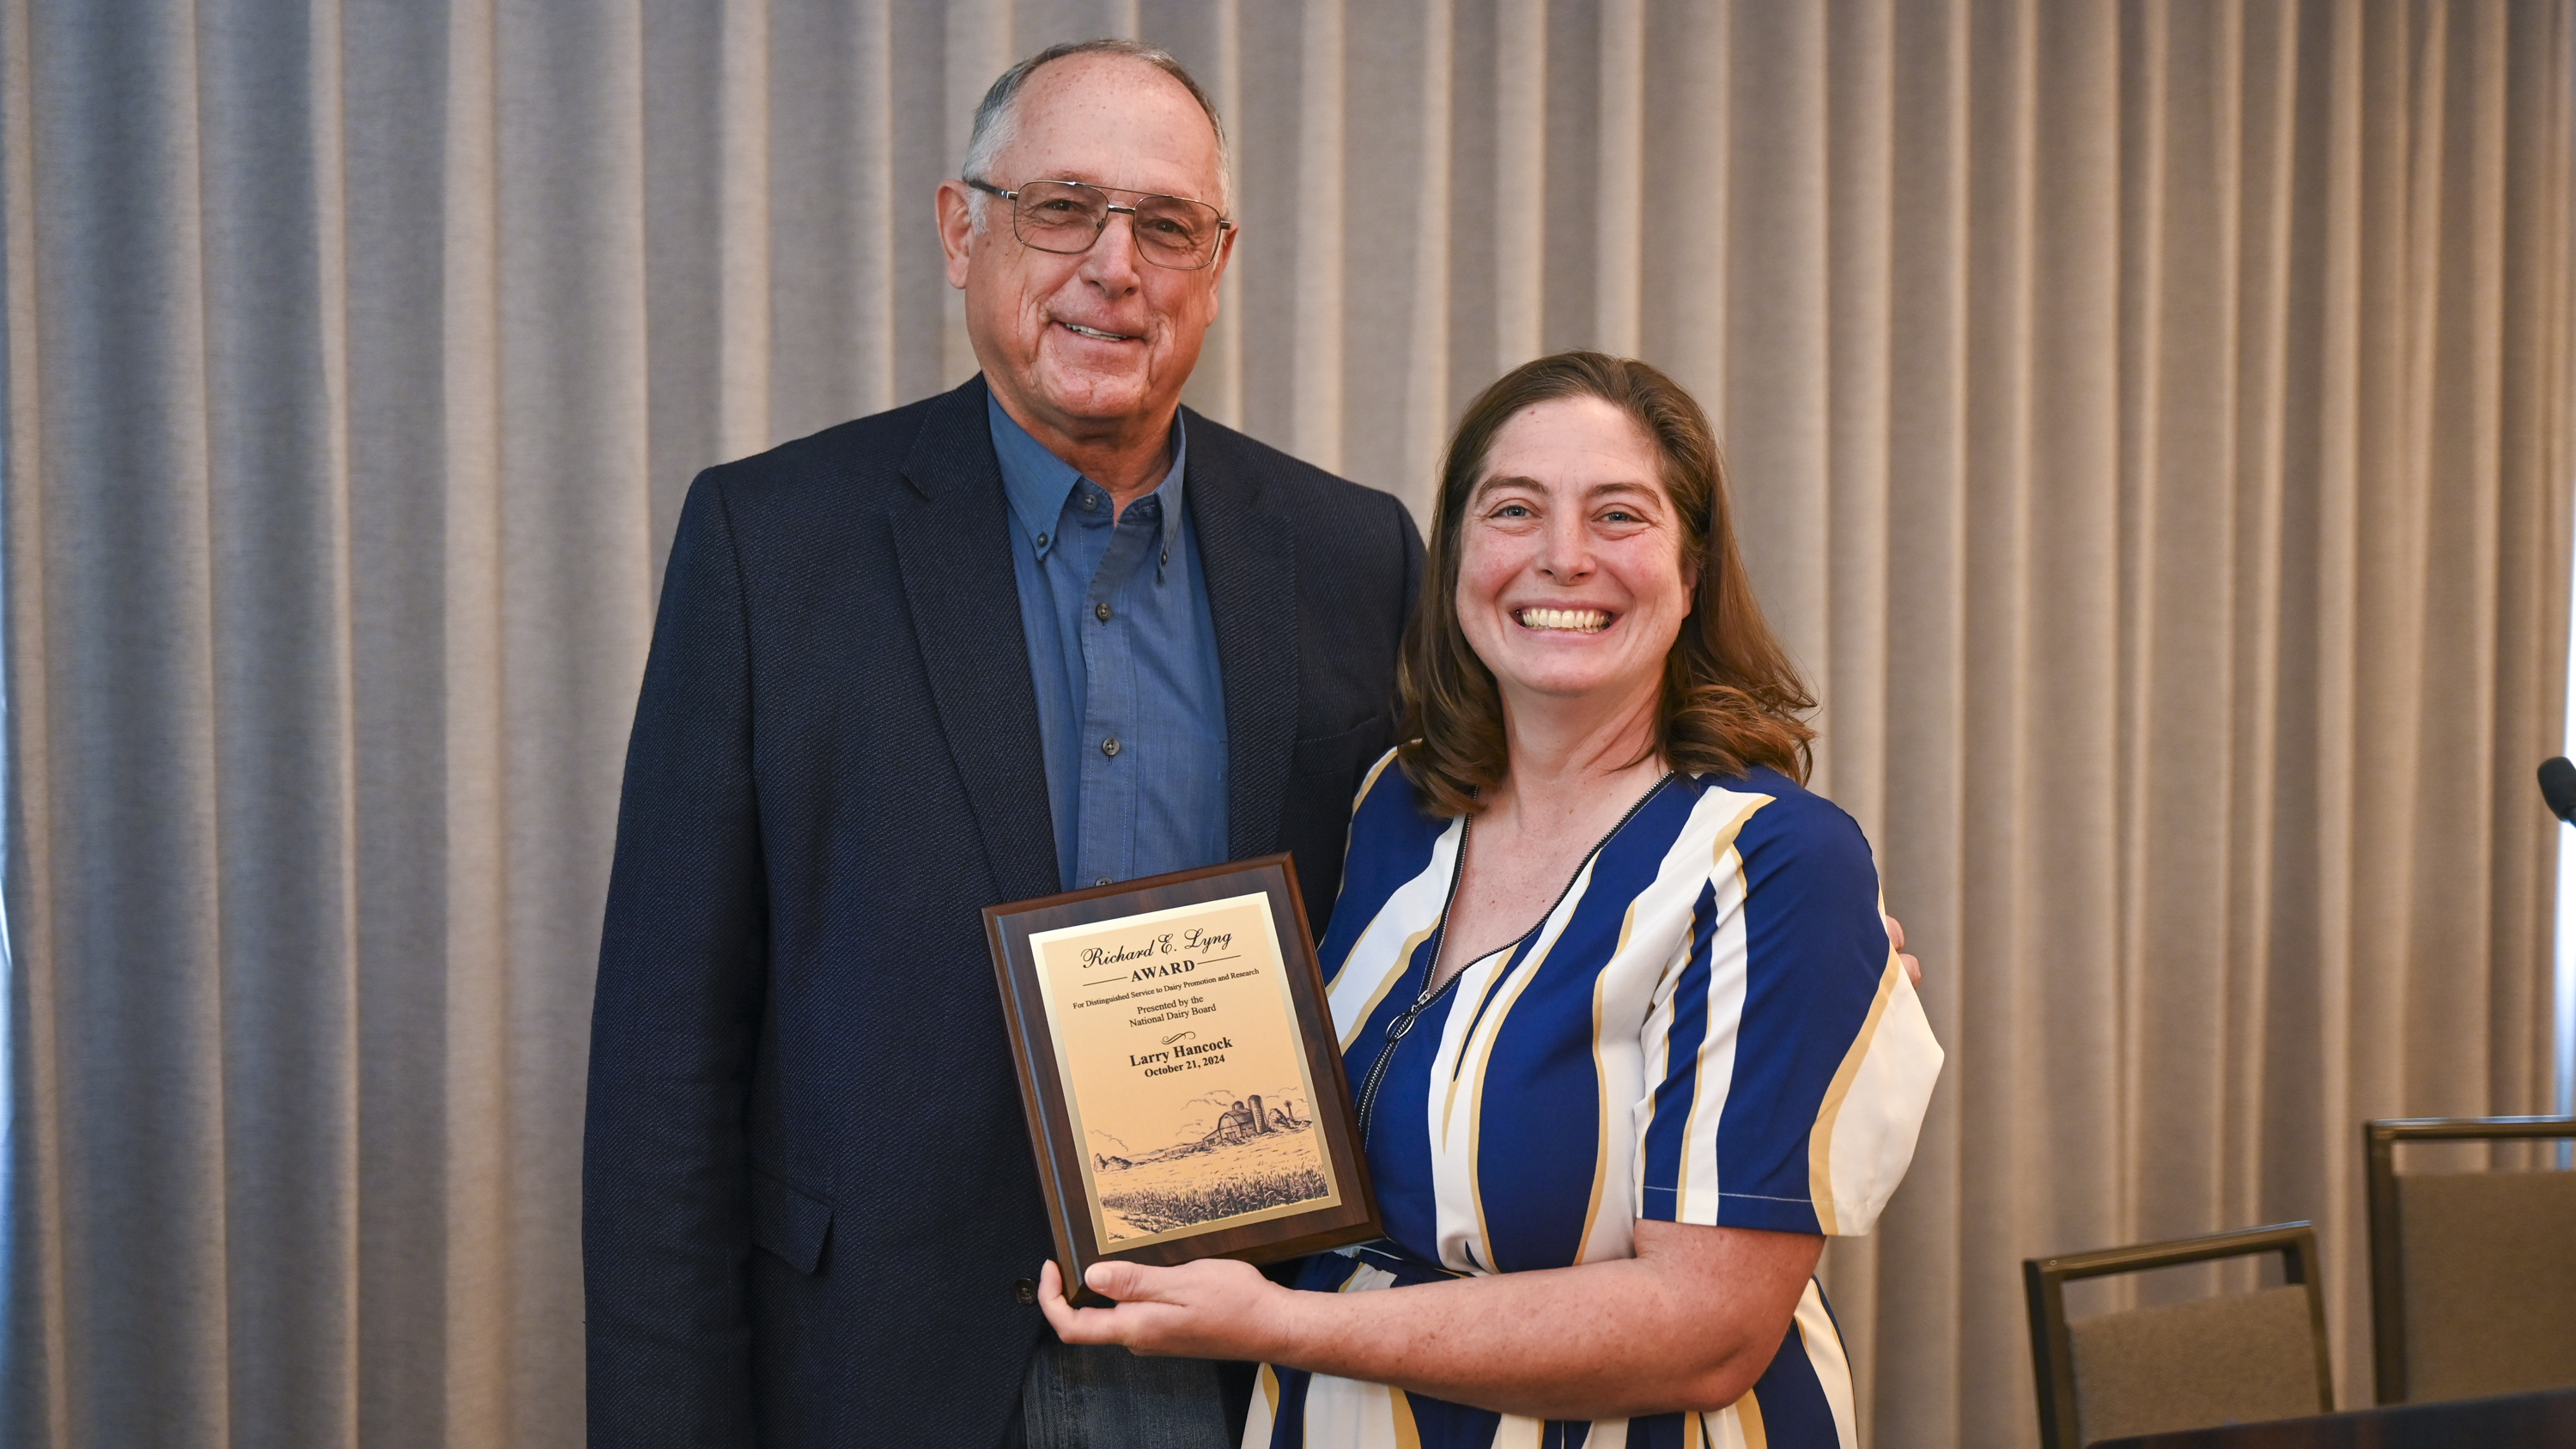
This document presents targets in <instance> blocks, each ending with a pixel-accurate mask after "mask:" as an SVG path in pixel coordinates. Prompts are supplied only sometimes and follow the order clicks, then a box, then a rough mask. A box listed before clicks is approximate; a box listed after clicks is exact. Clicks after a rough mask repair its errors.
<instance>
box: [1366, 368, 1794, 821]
mask: <svg viewBox="0 0 2576 1449" xmlns="http://www.w3.org/2000/svg"><path fill="white" fill-rule="evenodd" d="M1542 410H1545V412H1546V413H1547V414H1549V415H1552V416H1554V417H1556V418H1558V419H1561V420H1562V422H1563V423H1564V424H1565V426H1542V425H1541V424H1542V423H1543V422H1544V421H1545V419H1544V418H1542V416H1541V413H1542ZM1489 465H1490V466H1489ZM1541 465H1545V466H1551V467H1565V468H1571V469H1574V470H1577V471H1578V472H1579V473H1580V474H1581V476H1582V477H1584V478H1585V479H1586V480H1587V486H1588V487H1589V488H1591V489H1593V490H1595V494H1594V495H1587V496H1585V497H1582V498H1575V497H1570V496H1569V497H1567V498H1564V499H1563V500H1562V506H1563V508H1565V509H1566V510H1569V513H1568V516H1569V517H1571V516H1574V514H1573V513H1572V512H1571V510H1587V511H1584V512H1582V514H1581V516H1582V517H1583V518H1584V519H1585V520H1586V522H1585V531H1586V532H1588V533H1589V534H1590V535H1591V536H1592V537H1593V538H1594V539H1595V540H1596V546H1597V547H1598V548H1599V549H1600V550H1601V551H1602V556H1603V557H1607V558H1612V559H1625V558H1628V557H1630V556H1631V555H1634V554H1636V553H1638V552H1639V551H1640V550H1641V549H1642V550H1644V551H1646V552H1649V553H1652V554H1654V555H1656V556H1657V557H1659V558H1663V559H1667V560H1669V562H1668V564H1666V565H1665V567H1666V568H1667V570H1668V571H1673V572H1676V574H1677V577H1679V578H1681V579H1683V580H1685V582H1684V583H1683V585H1682V594H1681V608H1680V613H1679V615H1678V616H1677V617H1675V618H1673V619H1672V620H1670V621H1663V620H1660V619H1659V620H1658V623H1657V627H1656V628H1655V629H1654V630H1651V631H1649V630H1644V629H1636V630H1632V633H1634V634H1637V635H1644V634H1648V633H1653V634H1656V635H1662V636H1663V637H1665V638H1666V641H1667V642H1669V643H1672V644H1673V647H1672V648H1671V649H1670V650H1669V651H1668V652H1665V653H1664V656H1663V663H1662V671H1661V674H1662V696H1661V703H1662V704H1663V706H1664V707H1663V708H1662V710H1661V711H1660V712H1659V714H1658V716H1657V720H1656V739H1655V747H1656V749H1657V750H1658V751H1659V752H1661V753H1662V754H1663V755H1664V756H1666V757H1667V758H1668V759H1669V760H1670V761H1671V762H1672V763H1673V766H1674V768H1676V769H1678V770H1681V771H1683V772H1684V773H1704V772H1715V773H1718V774H1734V773H1736V772H1738V771H1740V770H1742V769H1743V768H1744V767H1745V766H1746V765H1749V764H1766V765H1770V766H1772V767H1774V768H1776V769H1778V770H1780V771H1782V772H1783V773H1785V774H1788V775H1791V776H1793V777H1795V778H1797V779H1801V780H1803V779H1805V778H1806V774H1807V744H1808V741H1809V740H1811V739H1813V738H1814V737H1815V731H1814V730H1812V729H1810V728H1809V727H1808V726H1807V725H1806V724H1805V722H1804V721H1803V719H1802V718H1801V716H1802V715H1804V714H1805V712H1807V711H1809V710H1812V709H1814V708H1815V699H1814V697H1813V696H1812V695H1810V694H1809V693H1808V690H1807V686H1806V683H1805V681H1803V680H1801V679H1800V678H1799V677H1798V671H1797V668H1796V666H1794V665H1792V664H1791V663H1790V662H1789V656H1788V655H1787V653H1786V652H1785V651H1783V650H1782V649H1781V647H1780V645H1779V642H1778V641H1777V640H1776V639H1774V638H1773V637H1772V634H1771V630H1770V626H1769V625H1768V624H1767V623H1766V622H1765V621H1764V619H1763V617H1762V605H1761V603H1760V601H1759V600H1757V599H1756V598H1755V597H1754V593H1753V585H1752V582H1751V579H1750V577H1749V576H1748V575H1747V574H1746V572H1745V568H1744V560H1743V556H1742V554H1741V553H1740V551H1739V550H1738V549H1737V546H1736V540H1735V521H1734V510H1733V507H1732V504H1731V501H1730V500H1729V498H1728V496H1727V489H1726V467H1725V461H1724V459H1723V457H1722V456H1721V455H1720V453H1719V450H1718V445H1717V436H1716V433H1715V432H1714V430H1712V429H1711V428H1710V427H1709V423H1708V415H1707V414H1706V413H1705V412H1703V411H1702V410H1701V409H1700V406H1699V404H1698V403H1697V402H1696V401H1694V400H1693V399H1692V398H1691V396H1690V394H1689V393H1687V392H1685V391H1683V390H1682V388H1681V386H1680V385H1679V384H1677V383H1675V382H1674V381H1673V380H1672V379H1671V378H1669V377H1666V376H1665V375H1664V374H1663V373H1661V372H1659V371H1657V370H1656V369H1654V368H1653V367H1650V366H1648V365H1647V364H1645V363H1642V362H1637V361H1633V360H1630V359H1625V358H1615V357H1608V356H1605V355H1603V354H1601V353H1597V352H1568V353H1563V354H1560V355H1558V356H1555V357H1543V358H1540V359H1539V360H1538V361H1536V362H1532V363H1529V364H1527V365H1526V366H1523V367H1521V368H1519V369H1517V370H1515V371H1513V372H1512V373H1510V374H1509V375H1507V376H1505V377H1504V378H1502V379H1501V380H1500V381H1498V382H1496V383H1495V384H1494V385H1493V386H1492V387H1490V388H1487V389H1486V390H1485V392H1484V394H1483V395H1482V396H1480V397H1479V398H1477V399H1476V401H1475V402H1474V403H1473V404H1471V405H1470V406H1469V407H1468V409H1467V413H1466V416H1465V417H1464V418H1462V419H1461V420H1460V421H1459V424H1458V432H1457V435H1456V437H1455V438H1454V439H1452V441H1451V443H1450V445H1449V452H1448V456H1447V458H1446V460H1445V462H1444V463H1443V465H1442V468H1441V482H1440V496H1439V499H1438V502H1437V505H1436V506H1437V510H1438V512H1437V516H1436V517H1435V518H1434V519H1433V522H1432V565H1431V566H1432V568H1433V569H1434V571H1435V576H1434V577H1433V578H1432V579H1431V580H1430V581H1429V582H1428V583H1427V584H1426V585H1425V587H1424V589H1423V591H1422V605H1421V609H1422V614H1421V622H1420V624H1419V626H1418V627H1417V628H1416V629H1415V630H1414V631H1413V633H1412V634H1410V635H1409V636H1407V638H1406V641H1405V651H1404V659H1403V664H1402V670H1403V673H1402V677H1403V679H1404V681H1405V691H1406V694H1405V697H1406V699H1407V701H1408V702H1409V711H1410V712H1409V714H1408V716H1407V719H1406V724H1405V734H1406V736H1407V737H1408V738H1411V739H1416V740H1419V741H1420V743H1419V744H1418V745H1414V746H1411V747H1409V748H1408V752H1407V754H1406V756H1405V771H1406V773H1407V774H1408V775H1410V776H1411V777H1412V778H1413V780H1414V783H1415V785H1416V786H1417V787H1418V788H1420V789H1421V790H1422V792H1423V793H1424V795H1425V796H1427V797H1428V798H1429V800H1430V801H1431V803H1432V805H1433V807H1434V808H1435V809H1436V810H1437V811H1438V812H1439V813H1441V814H1444V815H1463V814H1467V813H1470V812H1472V811H1474V810H1475V809H1476V808H1477V805H1476V803H1475V802H1476V798H1477V795H1478V792H1480V791H1483V790H1487V789H1490V788H1492V787H1493V786H1494V785H1495V784H1497V783H1499V782H1500V781H1501V779H1502V778H1503V774H1504V769H1505V763H1506V755H1507V751H1506V746H1505V741H1504V736H1503V705H1502V693H1501V689H1500V686H1499V685H1498V683H1497V679H1496V672H1495V668H1494V664H1495V660H1496V659H1497V658H1504V657H1511V656H1509V655H1502V654H1487V653H1486V652H1485V651H1486V649H1487V648H1488V647H1494V648H1496V649H1500V648H1501V647H1502V644H1503V636H1502V635H1501V633H1500V632H1499V631H1491V630H1490V625H1489V624H1487V623H1478V624H1471V623H1470V622H1469V620H1470V617H1471V616H1473V615H1476V614H1477V611H1476V610H1474V609H1472V608H1469V607H1467V606H1466V605H1465V604H1464V603H1463V602H1462V601H1463V599H1464V597H1465V595H1464V594H1462V592H1461V588H1462V582H1463V581H1462V579H1461V576H1460V575H1461V570H1462V569H1464V568H1465V567H1466V566H1467V563H1468V561H1469V560H1470V559H1471V558H1472V559H1475V560H1477V561H1478V564H1477V566H1478V567H1494V566H1499V565H1500V564H1501V563H1502V562H1503V556H1502V553H1501V551H1500V549H1499V547H1498V544H1499V540H1498V539H1497V538H1496V536H1497V535H1518V536H1524V537H1531V538H1540V537H1555V536H1556V535H1553V534H1542V533H1541V532H1540V527H1539V525H1540V523H1541V521H1542V518H1541V511H1542V510H1543V509H1544V507H1545V506H1546V504H1547V503H1548V502H1549V501H1550V500H1549V498H1547V497H1546V496H1544V489H1541V488H1538V487H1537V485H1536V484H1535V482H1534V480H1532V479H1531V478H1530V477H1528V476H1527V475H1528V474H1529V473H1530V472H1532V471H1536V470H1537V468H1538V467H1540V466H1541ZM1567 476H1568V477H1572V476H1574V474H1572V473H1569V474H1568V475H1567ZM1470 504H1473V505H1474V509H1473V513H1474V517H1473V518H1472V520H1471V519H1470V517H1469V514H1470V511H1471V510H1470ZM1640 509H1643V510H1645V512H1643V513H1639V512H1637V510H1640ZM1595 515H1599V516H1597V517H1596V516H1595ZM1621 515H1628V516H1626V517H1623V516H1621ZM1524 520H1526V521H1524ZM1561 578H1562V575H1561V574H1556V575H1551V574H1549V573H1548V572H1547V570H1546V569H1545V568H1544V567H1543V566H1536V567H1534V571H1533V573H1532V576H1531V578H1530V580H1529V581H1528V591H1527V592H1524V593H1521V594H1515V595H1513V596H1512V598H1513V600H1514V601H1515V602H1526V603H1527V604H1529V605H1531V606H1535V607H1542V608H1544V607H1550V606H1553V607H1559V608H1562V607H1566V606H1567V603H1568V600H1560V599H1558V598H1556V597H1554V596H1553V593H1552V591H1553V590H1556V589H1559V588H1562V587H1565V586H1564V585H1563V584H1561V583H1559V582H1557V580H1559V579H1561ZM1573 592H1574V591H1573V590H1572V589H1570V588H1569V589H1567V593H1568V597H1569V599H1570V598H1571V596H1572V593H1573ZM1517 622H1518V623H1520V624H1521V625H1523V626H1524V627H1526V626H1528V625H1529V624H1530V623H1532V622H1533V621H1532V620H1531V619H1530V617H1529V616H1528V614H1527V613H1526V612H1524V613H1523V614H1521V615H1520V616H1519V618H1518V620H1517ZM1477 628H1487V629H1488V630H1489V637H1487V638H1483V639H1479V638H1476V637H1475V634H1474V630H1475V629H1477ZM1666 629H1670V630H1673V631H1675V632H1674V633H1673V634H1670V635H1666V634H1665V633H1664V631H1665V630H1666Z"/></svg>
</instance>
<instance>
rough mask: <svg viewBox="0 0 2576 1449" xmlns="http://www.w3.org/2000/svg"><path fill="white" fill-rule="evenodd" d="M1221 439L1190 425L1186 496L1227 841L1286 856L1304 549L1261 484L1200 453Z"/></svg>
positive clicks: (1239, 854)
mask: <svg viewBox="0 0 2576 1449" xmlns="http://www.w3.org/2000/svg"><path fill="white" fill-rule="evenodd" d="M1192 416H1193V418H1194V419H1195V417H1196V415H1195V414H1193V415H1192ZM1222 436H1223V434H1222V433H1220V431H1219V430H1218V429H1216V428H1215V427H1212V426H1208V425H1205V424H1202V423H1199V422H1196V421H1193V422H1192V424H1191V425H1190V463H1189V477H1188V486H1187V492H1188V495H1189V508H1190V520H1191V523H1192V524H1193V526H1194V527H1195V528H1196V529H1197V531H1198V546H1199V567H1200V568H1201V569H1202V570H1203V571H1204V572H1205V573H1206V575H1207V591H1208V612H1209V614H1210V615H1211V616H1212V617H1213V618H1214V620H1215V623H1216V652H1217V665H1218V668H1219V670H1220V671H1221V672H1222V674H1223V675H1224V679H1225V732H1226V772H1227V775H1228V776H1229V778H1230V780H1231V784H1230V786H1229V788H1228V790H1227V800H1226V804H1227V810H1228V814H1229V817H1230V819H1231V822H1232V823H1231V824H1230V825H1229V826H1228V828H1227V835H1228V836H1229V837H1230V840H1229V844H1230V845H1231V847H1232V849H1233V853H1234V856H1235V858H1236V859H1238V860H1240V859H1242V858H1244V857H1246V856H1253V855H1267V854H1269V853H1271V852H1272V851H1275V850H1277V849H1279V848H1280V840H1279V821H1280V816H1281V813H1282V811H1283V810H1284V808H1285V806H1286V803H1287V794H1288V770H1289V764H1290V760H1289V756H1290V754H1291V753H1292V752H1293V751H1294V749H1295V747H1296V742H1297V627H1296V610H1297V549H1296V537H1295V535H1294V533H1293V532H1292V531H1291V530H1290V529H1289V528H1288V527H1287V525H1286V524H1285V523H1284V522H1280V521H1276V520H1273V519H1272V518H1271V517H1270V515H1269V514H1268V513H1267V512H1266V511H1265V510H1264V508H1263V506H1262V497H1261V485H1260V480H1259V479H1258V478H1256V477H1254V476H1252V475H1251V474H1250V473H1249V472H1248V471H1246V470H1243V469H1237V468H1230V467H1227V466H1226V462H1227V460H1225V459H1223V458H1221V457H1220V456H1219V453H1220V449H1219V448H1217V447H1202V446H1201V441H1200V440H1201V439H1205V440H1206V441H1207V442H1208V443H1210V444H1214V443H1217V442H1218V441H1219V439H1220V438H1221V437H1222Z"/></svg>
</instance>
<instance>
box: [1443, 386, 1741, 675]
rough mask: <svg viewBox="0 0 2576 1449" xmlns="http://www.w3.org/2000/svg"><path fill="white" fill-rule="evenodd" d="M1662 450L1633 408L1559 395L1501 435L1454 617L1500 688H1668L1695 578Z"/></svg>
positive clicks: (1472, 530)
mask: <svg viewBox="0 0 2576 1449" xmlns="http://www.w3.org/2000/svg"><path fill="white" fill-rule="evenodd" d="M1680 527H1681V524H1680V520H1679V519H1678V518H1677V517H1676V516H1675V513H1674V509H1673V503H1672V499H1671V498H1670V497H1669V496H1668V495H1667V494H1666V493H1665V491H1664V484H1663V466H1662V458H1661V457H1660V456H1659V454H1658V453H1657V452H1656V449H1655V445H1654V442H1653V441H1652V440H1651V439H1650V438H1649V437H1648V436H1647V435H1646V431H1645V429H1643V428H1641V427H1639V426H1638V425H1637V423H1636V422H1635V421H1634V420H1633V419H1631V418H1630V417H1629V416H1628V415H1627V414H1626V413H1623V412H1621V411H1620V410H1619V409H1617V408H1615V407H1613V406H1611V405H1610V404H1608V403H1606V402H1603V401H1601V400H1600V399H1599V398H1591V397H1574V398H1559V399H1556V400H1553V401H1549V402H1543V403H1538V404H1535V405H1533V406H1530V407H1527V408H1524V409H1522V410H1521V411H1520V412H1518V413H1516V414H1514V415H1513V416H1512V418H1511V420H1510V421H1508V422H1506V423H1504V424H1503V426H1502V430H1501V431H1500V432H1498V433H1496V434H1495V435H1494V445H1493V448H1492V450H1491V451H1490V452H1489V453H1488V454H1487V456H1486V459H1485V470H1484V475H1483V477H1482V478H1481V479H1480V480H1479V481H1478V482H1477V485H1476V491H1475V494H1474V496H1473V497H1471V498H1469V499H1468V500H1467V508H1466V513H1465V516H1464V518H1463V520H1462V527H1461V528H1460V530H1459V541H1460V545H1461V547H1460V553H1459V559H1458V622H1459V624H1460V626H1461V627H1462V628H1463V629H1464V630H1465V631H1466V635H1467V643H1468V645H1469V647H1471V648H1473V649H1474V650H1475V651H1476V657H1477V658H1479V659H1481V660H1483V661H1484V662H1485V667H1486V668H1488V669H1490V670H1492V671H1493V672H1494V678H1495V681H1496V682H1497V683H1498V684H1500V685H1501V687H1502V691H1503V696H1504V698H1505V699H1506V700H1509V699H1510V698H1512V697H1513V696H1514V695H1516V694H1517V695H1522V696H1544V697H1551V698H1565V699H1571V698H1582V697H1599V698H1607V699H1624V698H1626V697H1628V696H1630V695H1631V694H1633V693H1634V692H1636V691H1639V690H1645V689H1655V688H1660V683H1659V681H1660V680H1661V678H1662V674H1663V667H1664V658H1665V656H1666V655H1667V654H1668V653H1670V652H1671V650H1672V647H1673V640H1674V639H1675V638H1676V637H1678V636H1679V635H1680V633H1681V626H1682V620H1683V619H1684V618H1685V617H1686V616H1687V615H1688V614H1689V612H1690V602H1691V586H1692V584H1693V583H1695V582H1696V581H1697V580H1696V578H1695V577H1694V576H1692V574H1690V573H1686V572H1685V570H1684V569H1683V567H1682V549H1681V535H1680Z"/></svg>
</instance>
